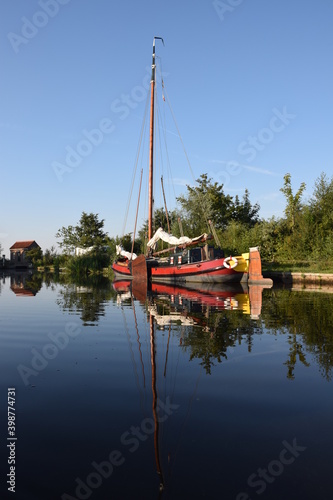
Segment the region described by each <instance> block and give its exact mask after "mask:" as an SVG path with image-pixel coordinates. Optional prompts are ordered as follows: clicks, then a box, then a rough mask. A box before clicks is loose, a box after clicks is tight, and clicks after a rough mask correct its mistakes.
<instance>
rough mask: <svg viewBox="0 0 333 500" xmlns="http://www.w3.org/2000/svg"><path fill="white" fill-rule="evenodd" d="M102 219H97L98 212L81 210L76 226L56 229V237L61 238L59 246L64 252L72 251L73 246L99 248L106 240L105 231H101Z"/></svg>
mask: <svg viewBox="0 0 333 500" xmlns="http://www.w3.org/2000/svg"><path fill="white" fill-rule="evenodd" d="M103 227H104V219H102V220H101V221H100V220H99V219H98V214H93V213H90V214H87V213H85V212H82V215H81V219H80V221H79V224H77V225H76V226H68V227H64V226H63V227H62V228H61V229H59V230H58V232H57V234H56V238H59V239H61V241H60V242H59V246H60V247H61V248H63V249H64V251H65V252H66V253H72V252H73V251H74V249H75V247H81V248H89V247H92V246H93V247H94V249H96V250H100V249H101V248H102V247H103V246H105V245H106V242H107V233H105V232H104V231H103Z"/></svg>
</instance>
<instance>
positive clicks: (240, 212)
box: [232, 189, 260, 227]
mask: <svg viewBox="0 0 333 500" xmlns="http://www.w3.org/2000/svg"><path fill="white" fill-rule="evenodd" d="M259 210H260V205H258V203H256V204H255V205H252V204H251V202H250V193H249V191H248V189H245V193H244V196H243V201H242V202H240V201H239V198H238V195H236V197H235V201H234V208H233V214H232V218H233V219H234V220H235V221H237V222H241V223H242V224H245V225H246V226H248V227H253V226H254V225H255V224H256V223H257V222H258V221H259Z"/></svg>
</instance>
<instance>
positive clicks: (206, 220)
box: [163, 86, 210, 228]
mask: <svg viewBox="0 0 333 500" xmlns="http://www.w3.org/2000/svg"><path fill="white" fill-rule="evenodd" d="M163 88H164V92H165V96H166V101H167V104H168V106H169V108H170V112H171V116H172V118H173V121H174V124H175V126H176V129H177V132H178V136H179V139H180V142H181V144H182V146H183V150H184V154H185V158H186V161H187V164H188V166H189V169H190V172H191V175H192V179H193V181H194V182H195V183H196V179H195V176H194V173H193V170H192V166H191V162H190V159H189V157H188V155H187V151H186V149H185V144H184V142H183V139H182V136H181V133H180V130H179V127H178V124H177V121H176V117H175V114H174V112H173V109H172V106H171V102H170V99H169V96H168V93H167V90H166V88H165V86H164V87H163ZM196 195H197V196H198V201H199V204H200V206H201V209H202V213H203V217H204V219H205V222H206V225H207V227H208V228H209V227H210V226H209V223H208V217H207V216H206V213H205V209H204V200H203V199H202V198H201V193H200V194H199V192H198V191H196Z"/></svg>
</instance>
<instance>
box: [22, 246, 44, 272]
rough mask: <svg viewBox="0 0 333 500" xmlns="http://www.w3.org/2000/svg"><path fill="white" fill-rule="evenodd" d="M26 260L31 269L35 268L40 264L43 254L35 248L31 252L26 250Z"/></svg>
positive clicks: (39, 249)
mask: <svg viewBox="0 0 333 500" xmlns="http://www.w3.org/2000/svg"><path fill="white" fill-rule="evenodd" d="M25 255H26V258H27V260H28V261H29V262H31V264H32V265H33V267H37V266H39V265H41V264H42V259H43V252H42V249H41V248H40V247H37V248H32V249H31V250H28V251H27V252H26V253H25Z"/></svg>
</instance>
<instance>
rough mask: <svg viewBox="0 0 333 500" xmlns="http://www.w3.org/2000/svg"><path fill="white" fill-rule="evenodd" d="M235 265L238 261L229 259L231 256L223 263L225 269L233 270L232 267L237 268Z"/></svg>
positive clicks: (233, 258)
mask: <svg viewBox="0 0 333 500" xmlns="http://www.w3.org/2000/svg"><path fill="white" fill-rule="evenodd" d="M237 264H238V260H237V259H236V257H231V255H230V257H227V258H226V259H224V261H223V265H224V267H226V268H227V269H233V268H234V267H236V266H237Z"/></svg>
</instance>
